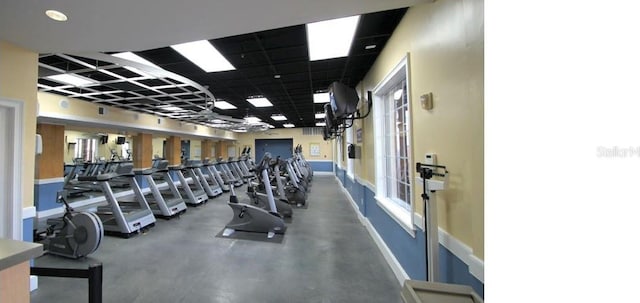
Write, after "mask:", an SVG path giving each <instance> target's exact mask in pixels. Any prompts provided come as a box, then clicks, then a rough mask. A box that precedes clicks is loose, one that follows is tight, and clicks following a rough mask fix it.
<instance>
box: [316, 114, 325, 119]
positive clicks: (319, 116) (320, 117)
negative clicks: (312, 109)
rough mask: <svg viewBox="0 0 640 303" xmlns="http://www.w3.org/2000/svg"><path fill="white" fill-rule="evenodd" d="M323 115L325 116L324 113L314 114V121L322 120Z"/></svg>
mask: <svg viewBox="0 0 640 303" xmlns="http://www.w3.org/2000/svg"><path fill="white" fill-rule="evenodd" d="M325 115H326V114H325V113H321V114H316V119H322V118H324V116H325Z"/></svg>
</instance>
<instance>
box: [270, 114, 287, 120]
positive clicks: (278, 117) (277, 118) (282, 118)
mask: <svg viewBox="0 0 640 303" xmlns="http://www.w3.org/2000/svg"><path fill="white" fill-rule="evenodd" d="M271 119H273V120H274V121H284V120H287V117H285V116H283V115H273V116H271Z"/></svg>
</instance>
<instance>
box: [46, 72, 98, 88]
mask: <svg viewBox="0 0 640 303" xmlns="http://www.w3.org/2000/svg"><path fill="white" fill-rule="evenodd" d="M47 78H48V79H51V80H55V81H58V82H63V83H67V84H71V85H75V86H87V85H90V84H97V82H95V81H93V80H91V79H89V78H85V77H80V76H78V75H76V74H59V75H53V76H48V77H47Z"/></svg>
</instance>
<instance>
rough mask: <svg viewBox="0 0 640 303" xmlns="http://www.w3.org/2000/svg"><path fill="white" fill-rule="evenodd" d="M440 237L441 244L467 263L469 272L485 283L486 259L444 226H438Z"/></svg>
mask: <svg viewBox="0 0 640 303" xmlns="http://www.w3.org/2000/svg"><path fill="white" fill-rule="evenodd" d="M438 237H439V238H440V239H439V240H440V244H442V246H444V247H445V248H446V249H448V250H449V251H450V252H451V253H452V254H453V255H454V256H456V257H458V259H460V260H462V262H464V263H465V264H467V266H469V273H470V274H471V275H472V276H474V277H475V278H476V279H478V280H480V282H482V283H484V261H483V260H480V259H479V258H478V257H476V256H475V255H474V254H473V249H471V247H469V246H467V245H466V244H464V243H462V241H460V240H458V239H456V238H455V237H453V236H452V235H450V234H449V233H447V232H446V231H445V230H444V229H442V228H438Z"/></svg>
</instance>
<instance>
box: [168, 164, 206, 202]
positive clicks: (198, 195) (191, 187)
mask: <svg viewBox="0 0 640 303" xmlns="http://www.w3.org/2000/svg"><path fill="white" fill-rule="evenodd" d="M168 168H169V171H171V172H173V173H174V174H175V175H176V176H178V180H180V186H179V187H178V192H179V193H180V196H182V198H183V199H184V202H185V203H186V204H187V205H191V206H198V205H201V204H202V203H204V202H207V199H209V196H207V193H206V192H205V191H204V188H202V184H200V182H198V180H194V181H195V182H191V184H189V182H187V179H186V178H185V177H184V174H183V173H182V170H183V169H184V166H182V165H174V166H169V167H168Z"/></svg>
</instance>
